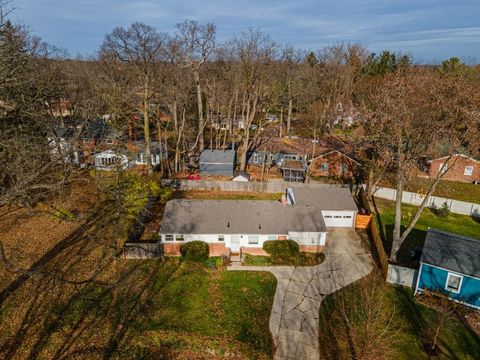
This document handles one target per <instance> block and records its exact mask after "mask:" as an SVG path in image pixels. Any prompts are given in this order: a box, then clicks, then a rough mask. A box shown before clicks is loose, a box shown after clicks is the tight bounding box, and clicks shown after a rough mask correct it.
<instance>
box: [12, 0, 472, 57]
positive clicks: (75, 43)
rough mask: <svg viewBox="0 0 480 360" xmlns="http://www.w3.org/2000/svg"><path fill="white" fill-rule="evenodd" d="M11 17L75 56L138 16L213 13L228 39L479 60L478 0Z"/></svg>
mask: <svg viewBox="0 0 480 360" xmlns="http://www.w3.org/2000/svg"><path fill="white" fill-rule="evenodd" d="M13 5H14V6H15V7H16V10H15V14H14V17H15V18H17V19H18V20H20V21H22V22H23V23H25V24H26V25H29V26H30V28H31V30H32V31H33V33H34V34H35V35H37V36H40V37H42V38H43V39H44V40H45V41H47V42H49V43H51V44H54V45H56V46H59V47H62V48H65V49H67V50H68V51H69V53H70V54H71V55H72V56H75V55H76V54H82V55H89V54H92V53H94V52H95V51H96V50H97V49H98V47H99V46H100V44H101V43H102V40H103V37H104V36H105V34H106V33H108V32H110V31H111V30H112V29H113V28H114V27H115V26H119V25H123V26H128V25H129V24H131V23H132V22H135V21H141V22H144V23H147V24H149V25H152V26H154V27H156V28H157V29H158V30H160V31H173V30H174V26H175V24H176V23H178V22H180V21H183V20H184V19H193V20H198V21H200V22H206V21H210V22H213V23H215V24H216V25H217V34H218V35H217V37H218V39H219V40H226V39H228V38H230V37H232V36H233V35H236V34H239V33H240V32H242V31H244V30H246V29H247V28H248V27H257V28H260V29H261V30H263V31H265V32H268V33H269V34H270V35H271V37H272V38H273V39H274V40H275V41H277V42H279V43H282V44H285V43H287V44H289V45H292V46H294V47H298V48H304V49H319V48H321V47H323V46H325V45H329V44H333V43H336V42H352V43H353V42H355V43H361V44H363V45H365V46H366V47H368V48H369V49H370V50H371V51H375V52H379V51H381V50H383V49H389V50H392V51H395V52H402V53H408V54H410V55H413V56H414V57H415V58H416V59H417V60H420V61H423V62H432V61H440V60H442V59H445V58H449V57H452V56H458V57H461V58H464V59H465V58H470V59H469V60H470V61H471V60H472V58H473V59H475V60H476V61H480V0H296V1H295V0H248V1H247V0H233V1H227V0H195V1H192V0H190V1H188V0H176V1H165V0H139V1H133V0H76V1H75V0H14V3H13Z"/></svg>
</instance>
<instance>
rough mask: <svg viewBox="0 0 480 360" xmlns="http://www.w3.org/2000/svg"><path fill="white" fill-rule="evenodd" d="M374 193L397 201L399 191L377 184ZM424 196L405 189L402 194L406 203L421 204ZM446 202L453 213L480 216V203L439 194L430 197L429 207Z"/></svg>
mask: <svg viewBox="0 0 480 360" xmlns="http://www.w3.org/2000/svg"><path fill="white" fill-rule="evenodd" d="M373 195H374V196H375V197H377V198H381V199H387V200H393V201H395V197H396V196H397V191H396V190H395V189H390V188H385V187H380V186H377V187H376V188H375V189H374V192H373ZM424 198H425V196H423V195H420V194H417V193H413V192H409V191H404V192H403V196H402V202H403V203H405V204H411V205H416V206H419V205H420V204H421V203H422V201H423V199H424ZM445 202H446V203H447V205H448V207H449V208H450V211H451V212H453V213H456V214H461V215H470V216H478V217H480V204H474V203H469V202H466V201H459V200H452V199H446V198H442V197H438V196H430V198H429V199H428V204H427V207H432V206H436V207H439V208H440V207H441V206H442V205H443V204H444V203H445Z"/></svg>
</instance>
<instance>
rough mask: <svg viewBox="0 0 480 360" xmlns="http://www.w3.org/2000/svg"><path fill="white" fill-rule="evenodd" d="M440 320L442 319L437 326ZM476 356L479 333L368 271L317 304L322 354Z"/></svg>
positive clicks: (403, 359) (402, 358)
mask: <svg viewBox="0 0 480 360" xmlns="http://www.w3.org/2000/svg"><path fill="white" fill-rule="evenodd" d="M439 324H442V325H441V326H440V327H438V325H439ZM437 327H438V328H439V336H438V342H437V344H438V346H437V350H436V351H437V354H436V356H435V357H433V358H435V359H465V360H469V359H471V360H474V359H480V337H479V336H478V335H477V334H475V333H474V332H473V331H472V330H471V329H470V328H469V327H468V326H467V325H464V324H463V323H462V322H460V321H459V320H458V319H457V318H455V317H452V316H442V314H441V313H440V312H438V311H436V310H433V309H432V308H429V307H426V306H424V305H422V304H420V303H418V302H417V301H416V300H415V298H414V297H413V292H412V290H410V289H408V288H405V287H396V286H393V285H389V284H386V283H384V282H383V280H381V279H378V275H369V276H368V277H366V278H364V279H362V280H360V281H358V282H356V283H354V284H352V285H349V286H347V287H345V288H344V289H342V290H340V291H338V292H336V293H334V294H332V295H329V296H327V297H326V298H325V300H324V301H323V302H322V305H321V307H320V329H322V331H321V332H320V349H321V354H322V356H321V357H322V358H325V359H347V358H348V359H350V358H357V359H395V360H410V359H418V360H422V359H431V358H432V357H430V356H429V354H428V353H427V352H426V350H427V349H430V348H431V344H433V341H434V340H433V339H434V337H435V332H436V330H437Z"/></svg>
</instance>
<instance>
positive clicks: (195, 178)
mask: <svg viewBox="0 0 480 360" xmlns="http://www.w3.org/2000/svg"><path fill="white" fill-rule="evenodd" d="M187 179H188V180H200V175H199V174H198V172H195V173H193V174H190V175H188V178H187Z"/></svg>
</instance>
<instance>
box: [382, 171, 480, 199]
mask: <svg viewBox="0 0 480 360" xmlns="http://www.w3.org/2000/svg"><path fill="white" fill-rule="evenodd" d="M394 183H395V182H394V181H393V180H385V181H384V182H383V183H382V186H386V187H390V188H394V187H395V185H393V184H394ZM428 186H429V179H424V178H419V177H417V178H413V179H412V180H410V181H408V183H407V184H406V185H405V190H406V191H411V192H416V193H420V194H425V193H426V192H427V190H428ZM433 195H435V196H440V197H444V198H447V199H454V200H460V201H467V202H473V203H477V204H480V185H475V184H472V183H465V182H459V181H447V180H443V181H440V183H439V184H438V185H437V189H436V190H435V192H434V194H433Z"/></svg>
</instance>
